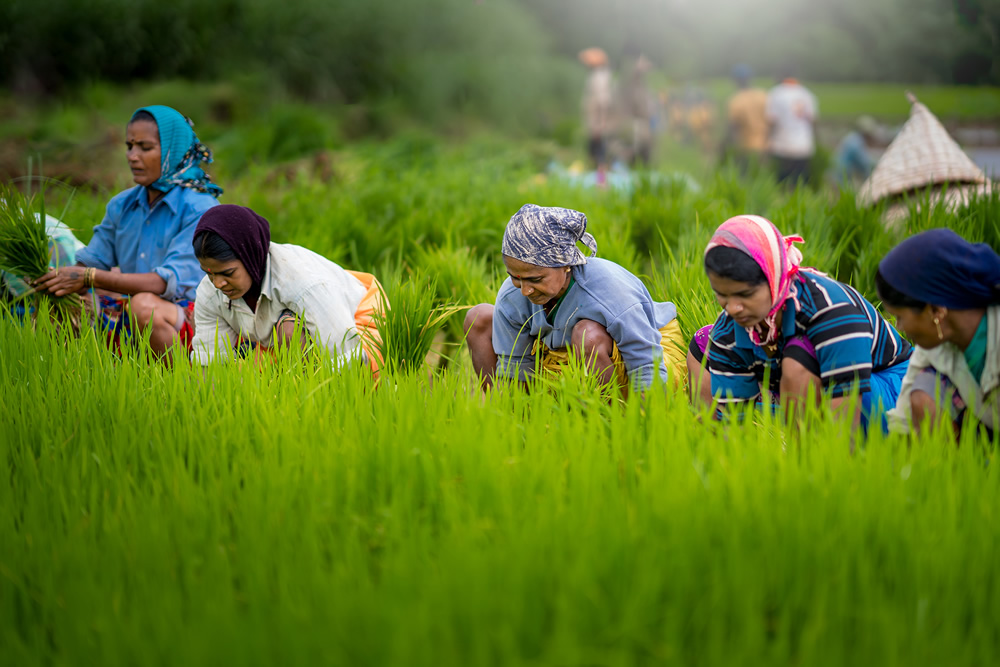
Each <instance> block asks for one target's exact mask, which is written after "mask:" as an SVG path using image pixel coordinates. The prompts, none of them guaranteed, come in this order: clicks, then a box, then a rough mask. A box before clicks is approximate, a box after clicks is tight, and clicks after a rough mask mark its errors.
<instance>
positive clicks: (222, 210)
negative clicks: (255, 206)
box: [194, 204, 271, 307]
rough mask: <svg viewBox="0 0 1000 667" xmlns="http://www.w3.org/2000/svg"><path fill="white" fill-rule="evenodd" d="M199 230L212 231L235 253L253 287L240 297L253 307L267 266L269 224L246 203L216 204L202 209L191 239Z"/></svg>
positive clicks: (269, 244) (196, 235)
mask: <svg viewBox="0 0 1000 667" xmlns="http://www.w3.org/2000/svg"><path fill="white" fill-rule="evenodd" d="M201 232H215V233H216V234H218V235H219V236H220V237H221V238H222V240H223V241H225V242H226V243H228V244H229V247H230V248H232V249H233V252H234V253H236V257H237V259H239V260H240V261H241V262H243V266H244V268H246V270H247V273H249V274H250V278H251V280H253V287H252V288H251V290H250V291H249V292H247V294H245V295H244V297H243V299H244V300H245V301H246V302H247V303H248V304H250V306H251V307H255V306H256V303H257V297H259V296H260V285H261V282H262V281H263V280H264V271H265V269H266V268H267V252H268V250H269V249H270V247H271V225H270V224H268V222H267V220H265V219H264V218H263V217H261V216H260V215H257V214H256V213H254V212H253V211H252V210H251V209H249V208H247V207H246V206H237V205H236V204H219V205H218V206H213V207H212V208H210V209H208V210H207V211H205V213H203V214H202V216H201V220H199V221H198V226H197V227H196V228H195V230H194V238H198V235H199V234H200V233H201Z"/></svg>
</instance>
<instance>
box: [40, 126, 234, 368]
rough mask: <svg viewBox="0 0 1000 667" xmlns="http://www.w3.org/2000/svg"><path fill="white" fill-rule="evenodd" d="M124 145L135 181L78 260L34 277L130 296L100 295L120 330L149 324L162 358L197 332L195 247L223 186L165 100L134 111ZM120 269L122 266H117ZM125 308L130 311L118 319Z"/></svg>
mask: <svg viewBox="0 0 1000 667" xmlns="http://www.w3.org/2000/svg"><path fill="white" fill-rule="evenodd" d="M125 147H126V149H127V153H126V155H127V157H128V164H129V168H130V169H131V170H132V179H133V180H134V181H135V182H136V186H135V187H133V188H130V189H128V190H125V191H124V192H121V193H119V194H118V195H116V196H115V197H114V198H112V199H111V201H110V202H109V203H108V207H107V212H106V214H105V216H104V220H103V221H102V222H101V224H100V225H98V226H97V227H95V228H94V236H93V238H92V239H91V241H90V243H89V244H87V247H85V248H83V249H82V250H80V251H79V252H78V253H77V255H76V259H77V265H76V266H67V267H62V268H60V269H56V270H54V271H51V272H49V273H48V274H46V275H44V276H42V277H41V278H39V279H38V280H36V281H35V286H36V287H38V288H39V289H42V290H46V291H49V292H52V293H53V294H55V295H57V296H62V295H65V294H69V293H71V292H83V291H85V290H87V289H88V288H97V289H100V290H104V291H106V292H111V293H115V294H121V295H130V296H129V297H127V298H114V297H102V304H101V305H102V309H103V310H104V314H105V316H106V317H107V318H108V320H109V323H110V324H111V325H112V326H113V331H114V333H115V334H118V333H120V332H121V331H122V330H124V329H125V328H126V327H129V321H128V320H129V317H130V318H131V320H132V322H131V326H133V327H135V328H137V329H139V330H142V329H145V328H146V327H149V328H150V345H151V347H152V349H153V351H154V352H155V353H156V354H157V355H158V356H162V355H163V354H164V353H165V352H166V350H167V349H168V348H169V347H170V346H172V345H177V344H182V345H185V346H188V348H189V349H190V347H189V346H190V341H191V338H192V337H193V334H194V328H193V327H194V325H193V322H194V297H195V290H196V289H197V287H198V283H199V281H200V280H201V269H200V267H199V266H198V261H197V260H196V259H195V256H194V249H193V248H192V246H191V241H192V237H193V235H194V229H195V226H196V225H197V224H198V220H199V218H201V214H202V213H204V212H205V211H207V210H208V209H209V208H211V207H213V206H215V205H216V204H218V201H217V197H218V196H219V195H220V194H221V193H222V189H221V188H220V187H219V186H217V185H215V184H214V183H212V182H211V179H210V178H209V176H208V174H206V173H205V172H204V171H203V170H202V169H201V167H200V166H199V165H200V164H201V163H209V162H211V161H212V154H211V151H209V150H208V148H207V147H206V146H205V145H204V144H202V143H201V142H199V141H198V137H197V136H195V133H194V130H193V129H192V126H191V122H190V121H189V120H188V119H187V118H185V117H184V116H182V115H181V114H180V113H179V112H177V111H176V110H174V109H171V108H170V107H165V106H149V107H143V108H142V109H139V110H138V111H136V112H135V113H134V114H133V115H132V118H131V119H130V120H129V123H128V125H127V127H126V130H125ZM115 267H117V269H118V270H117V271H113V270H112V269H114V268H115ZM123 311H124V313H125V314H126V315H127V317H122V318H121V319H119V317H118V316H119V315H121V314H123Z"/></svg>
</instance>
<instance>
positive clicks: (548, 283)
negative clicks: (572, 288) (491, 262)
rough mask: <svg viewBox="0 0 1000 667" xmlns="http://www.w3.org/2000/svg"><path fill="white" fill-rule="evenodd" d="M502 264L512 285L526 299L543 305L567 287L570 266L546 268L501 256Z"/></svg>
mask: <svg viewBox="0 0 1000 667" xmlns="http://www.w3.org/2000/svg"><path fill="white" fill-rule="evenodd" d="M503 263H504V266H506V267H507V273H508V275H510V280H511V282H512V283H514V287H516V288H518V289H520V290H521V294H523V295H524V297H525V298H526V299H528V301H530V302H531V303H534V304H537V305H539V306H544V305H545V304H547V303H548V302H549V301H551V300H552V299H558V298H559V297H561V296H562V295H563V293H564V292H565V291H566V288H567V287H569V279H570V268H569V267H568V266H560V267H556V268H548V267H544V266H535V265H534V264H528V263H526V262H522V261H521V260H519V259H514V258H513V257H508V256H506V255H504V257H503Z"/></svg>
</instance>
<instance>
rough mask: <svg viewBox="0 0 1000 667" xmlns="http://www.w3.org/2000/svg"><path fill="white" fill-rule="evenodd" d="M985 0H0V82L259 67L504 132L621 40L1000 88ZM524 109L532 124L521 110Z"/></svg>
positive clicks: (229, 73)
mask: <svg viewBox="0 0 1000 667" xmlns="http://www.w3.org/2000/svg"><path fill="white" fill-rule="evenodd" d="M998 27H1000V0H627V1H625V2H618V3H611V2H606V0H421V1H420V2H400V1H399V0H341V1H339V2H329V1H327V0H287V1H285V2H273V1H272V0H217V1H213V2H202V1H199V0H177V1H176V2H173V3H167V4H165V3H161V2H154V1H152V0H46V1H45V3H44V11H39V4H38V3H37V2H32V1H31V0H6V2H4V3H2V4H0V83H2V84H4V85H5V86H7V87H10V88H12V89H13V90H14V91H16V92H26V93H33V94H51V93H54V92H57V91H60V90H64V89H65V88H67V87H71V86H74V85H78V84H80V83H84V82H92V81H94V80H102V81H111V82H119V83H122V82H129V81H133V80H150V79H164V78H175V77H181V78H186V79H196V80H217V79H221V78H227V79H228V78H232V77H234V76H242V75H245V74H246V73H247V72H261V71H266V72H269V73H270V74H271V75H272V76H273V77H274V78H275V79H276V80H278V81H280V82H281V84H282V85H283V86H285V87H287V89H288V90H289V91H291V92H292V93H294V94H295V95H297V96H301V97H303V98H306V99H310V100H313V101H329V102H337V103H344V104H359V103H373V102H375V101H383V100H386V99H393V100H396V103H397V104H400V105H403V106H405V107H406V108H407V109H411V110H412V111H413V112H414V113H416V114H418V115H421V116H423V117H426V118H432V117H435V116H437V115H438V114H440V113H441V112H442V111H449V112H451V111H458V112H463V113H468V112H476V113H481V114H485V115H487V116H488V117H489V118H490V119H491V120H493V121H501V122H505V123H506V124H508V125H510V126H518V125H519V123H520V121H521V120H522V119H523V116H522V114H524V113H525V106H528V105H525V104H524V101H525V100H531V101H532V104H531V105H530V107H531V108H532V111H531V113H533V114H536V116H537V114H540V113H544V112H545V110H546V109H549V108H551V105H552V104H556V103H558V101H559V99H560V98H565V97H566V96H570V97H575V96H576V92H577V91H576V89H575V88H574V87H572V86H569V87H567V86H566V84H565V81H566V79H567V77H565V76H563V74H565V70H566V68H567V67H572V66H573V65H574V63H573V60H572V59H573V58H574V57H575V55H576V53H577V51H579V50H580V49H581V48H585V47H588V46H594V45H597V46H601V47H603V48H605V49H606V50H607V51H608V52H609V53H610V54H611V55H612V59H613V60H614V59H615V58H616V57H618V56H620V55H621V53H622V51H623V50H624V49H625V48H626V47H628V46H633V47H635V48H638V49H639V50H641V51H642V52H644V53H646V54H647V55H648V56H649V57H650V58H651V59H652V60H653V61H654V63H655V64H656V65H657V66H658V67H659V68H661V70H662V71H663V72H665V73H666V74H667V75H668V76H671V77H679V78H710V77H718V76H725V75H727V74H728V72H729V70H730V68H731V67H732V65H733V64H735V63H737V62H744V63H747V64H748V65H750V66H752V67H754V68H755V69H757V70H758V71H759V72H762V73H766V74H770V75H775V74H777V73H778V71H779V70H782V69H784V68H788V67H790V68H792V69H794V70H795V71H796V72H797V73H798V74H799V75H800V76H801V77H802V78H805V79H808V80H812V81H883V82H884V81H892V82H907V83H958V84H994V85H996V84H1000V32H998ZM536 119H537V118H536Z"/></svg>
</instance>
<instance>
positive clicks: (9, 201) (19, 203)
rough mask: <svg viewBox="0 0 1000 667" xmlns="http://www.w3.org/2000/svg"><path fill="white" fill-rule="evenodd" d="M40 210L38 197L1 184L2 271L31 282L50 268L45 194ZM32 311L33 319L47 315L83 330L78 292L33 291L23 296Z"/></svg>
mask: <svg viewBox="0 0 1000 667" xmlns="http://www.w3.org/2000/svg"><path fill="white" fill-rule="evenodd" d="M38 202H39V208H40V210H39V212H38V213H36V212H35V211H34V198H31V199H29V198H26V197H25V196H24V195H22V194H21V193H20V192H19V191H17V190H15V189H14V188H12V187H10V186H6V185H0V270H2V271H5V272H7V273H8V274H10V275H13V276H18V277H22V276H23V277H24V278H26V279H27V280H28V281H31V280H35V279H36V278H40V277H42V276H43V275H45V274H46V273H48V271H49V258H50V250H49V236H48V234H47V233H46V230H45V202H44V193H43V194H42V195H39V196H38ZM21 300H22V301H23V302H24V303H25V305H26V306H27V307H28V308H29V310H31V311H32V318H37V317H38V316H39V315H43V314H44V315H46V316H48V317H53V318H55V320H56V321H58V322H60V323H61V324H63V325H65V326H67V327H68V328H69V331H70V332H72V333H74V334H75V333H79V331H80V320H81V317H82V309H83V302H82V300H81V299H80V296H79V295H77V294H67V295H65V296H62V297H57V296H54V295H52V294H50V293H48V292H38V291H36V290H34V289H32V290H30V291H29V292H28V293H27V294H25V295H24V296H23V297H22V299H21Z"/></svg>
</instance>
